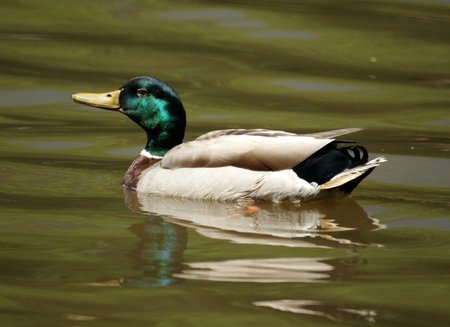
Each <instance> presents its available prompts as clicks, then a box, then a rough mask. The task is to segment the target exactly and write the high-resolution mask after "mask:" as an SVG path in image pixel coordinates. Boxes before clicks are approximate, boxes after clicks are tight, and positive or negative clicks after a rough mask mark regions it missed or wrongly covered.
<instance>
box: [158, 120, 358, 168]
mask: <svg viewBox="0 0 450 327" xmlns="http://www.w3.org/2000/svg"><path fill="white" fill-rule="evenodd" d="M357 130H359V129H345V130H336V131H329V132H324V133H315V134H310V135H297V134H293V133H288V132H283V131H273V130H264V129H250V130H245V129H231V130H219V131H213V132H209V133H207V134H204V135H202V136H200V137H198V138H197V139H195V140H193V141H191V142H187V143H183V144H180V145H178V146H176V147H174V148H173V149H172V150H170V151H169V152H167V154H166V155H165V156H164V158H163V159H162V163H161V164H162V167H163V168H168V169H176V168H187V167H189V168H193V167H225V166H235V167H240V168H246V169H251V170H257V171H278V170H284V169H291V168H293V167H294V166H296V165H298V164H299V163H301V162H302V161H304V160H305V159H307V158H308V157H309V156H311V155H312V154H313V153H315V152H317V151H318V150H320V149H321V148H323V147H324V146H326V145H327V144H329V143H331V142H333V141H334V139H333V138H328V137H326V136H329V135H330V136H335V135H337V136H339V135H344V134H348V133H352V132H355V131H357Z"/></svg>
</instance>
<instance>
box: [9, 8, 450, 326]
mask: <svg viewBox="0 0 450 327" xmlns="http://www.w3.org/2000/svg"><path fill="white" fill-rule="evenodd" d="M0 11H1V13H2V19H1V21H0V62H1V69H0V99H1V101H0V126H1V129H0V157H1V159H0V178H1V181H2V187H1V190H0V208H1V211H0V212H1V218H0V321H1V325H2V326H274V325H276V326H343V325H346V326H347V325H348V326H447V325H448V324H450V315H449V310H448V308H449V307H448V303H449V302H448V296H449V257H450V256H449V255H450V246H449V229H450V222H449V215H448V212H449V196H448V194H449V185H450V175H449V167H450V160H449V150H450V146H449V125H450V115H449V108H450V88H449V86H450V51H449V50H450V45H449V42H448V41H449V39H448V37H449V35H450V24H449V23H450V6H449V2H448V1H444V0H441V1H438V0H429V1H425V0H423V1H420V0H410V1H407V0H393V1H389V2H387V1H384V2H383V1H339V2H335V1H329V0H328V1H325V0H320V1H293V0H286V1H269V0H265V1H257V2H256V1H255V2H251V1H227V2H220V3H219V2H214V1H179V2H177V3H176V2H172V3H168V2H165V1H150V0H148V1H131V0H130V1H96V2H94V1H31V0H24V1H2V5H1V10H0ZM140 75H152V76H154V77H158V78H160V79H162V80H164V81H166V82H167V83H168V84H170V85H171V86H172V87H174V88H175V89H176V90H177V92H178V93H179V94H180V96H181V98H182V100H183V103H184V105H185V107H186V109H187V113H188V128H187V130H188V131H187V135H186V139H187V140H190V139H193V138H194V137H196V136H198V135H200V134H201V133H204V132H207V131H209V130H213V129H222V128H236V127H239V128H255V127H258V128H270V129H283V130H288V131H292V132H315V131H323V130H327V129H334V128H344V127H363V128H366V130H365V131H363V132H360V133H358V134H355V135H353V136H352V137H353V138H354V139H355V140H357V141H358V142H360V143H362V144H365V145H366V146H367V147H368V149H369V150H370V151H371V153H372V155H373V156H375V155H385V156H386V157H387V158H388V159H389V162H388V163H387V164H384V165H383V166H382V167H379V168H377V169H376V170H375V171H374V173H372V174H371V175H370V176H369V177H368V178H367V179H366V180H365V181H364V182H363V183H362V184H361V185H360V186H359V187H358V189H357V190H356V191H355V192H354V194H353V196H352V197H351V198H348V199H344V200H341V201H330V202H325V203H309V204H308V203H305V204H301V205H295V204H291V205H288V204H284V205H272V204H268V203H261V204H259V206H260V208H259V209H260V210H258V211H256V212H248V211H246V208H245V205H243V204H218V203H201V202H195V201H186V200H170V199H158V198H152V197H148V196H147V197H146V196H142V195H138V194H134V193H124V192H123V190H122V188H121V187H120V182H121V179H122V176H123V173H124V172H125V170H126V168H127V167H128V165H129V163H130V162H131V160H132V158H133V157H134V156H135V155H136V154H137V153H138V152H139V151H140V149H141V148H142V147H143V145H144V142H145V135H144V133H143V132H142V131H140V130H139V128H137V127H135V126H134V124H133V123H132V122H131V121H129V120H127V119H126V117H124V116H123V115H120V114H116V113H112V112H106V111H100V110H94V109H89V108H86V107H82V106H80V105H77V104H75V103H72V101H71V100H70V99H69V95H70V94H71V93H74V92H80V91H85V92H100V91H109V90H114V89H116V88H118V87H120V86H121V85H122V84H123V83H124V82H125V81H127V80H128V79H129V78H131V77H134V76H140Z"/></svg>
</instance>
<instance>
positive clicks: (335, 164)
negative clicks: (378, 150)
mask: <svg viewBox="0 0 450 327" xmlns="http://www.w3.org/2000/svg"><path fill="white" fill-rule="evenodd" d="M368 159H369V154H368V152H367V150H366V148H364V147H363V146H361V145H354V144H351V145H349V143H348V142H343V141H334V142H331V143H330V144H328V145H327V146H325V147H323V148H322V149H320V150H319V151H317V152H316V153H314V154H313V155H312V156H310V157H309V158H308V159H306V160H305V161H303V162H301V163H299V164H298V165H297V166H295V167H294V168H293V170H294V172H295V173H296V174H297V176H298V177H300V178H301V179H304V180H306V181H307V182H309V183H312V182H316V183H317V184H319V185H321V184H323V183H325V182H327V181H329V180H330V179H331V178H333V177H334V176H335V175H337V174H339V173H341V172H342V171H344V170H346V169H351V168H354V167H357V166H360V165H364V164H365V163H367V161H368ZM370 171H371V170H370ZM370 171H368V172H367V173H364V174H363V175H362V176H360V177H359V178H356V179H355V180H352V181H350V182H348V183H347V184H345V185H342V186H340V187H339V188H340V189H342V191H343V192H345V193H350V192H351V191H352V190H353V189H354V188H355V187H356V186H357V185H358V184H359V182H360V181H361V180H363V179H364V178H365V177H366V176H367V175H368V174H369V173H370Z"/></svg>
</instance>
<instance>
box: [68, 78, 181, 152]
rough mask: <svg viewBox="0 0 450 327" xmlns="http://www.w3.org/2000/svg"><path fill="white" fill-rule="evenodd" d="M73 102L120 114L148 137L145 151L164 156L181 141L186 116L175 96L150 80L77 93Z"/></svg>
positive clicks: (169, 90) (163, 86)
mask: <svg viewBox="0 0 450 327" xmlns="http://www.w3.org/2000/svg"><path fill="white" fill-rule="evenodd" d="M72 99H73V100H74V101H76V102H79V103H82V104H85V105H88V106H92V107H97V108H102V109H107V110H114V111H120V112H122V113H123V114H125V115H127V116H128V117H129V118H130V119H131V120H133V121H134V122H135V123H137V124H138V125H139V126H141V127H142V128H143V129H144V130H145V132H146V133H147V144H146V146H145V149H146V150H147V151H149V152H150V153H151V154H152V155H156V156H163V155H164V154H165V153H166V152H167V151H169V150H170V149H171V148H173V147H174V146H176V145H178V144H180V143H181V142H182V141H183V137H184V131H185V127H186V113H185V111H184V108H183V104H182V103H181V100H180V98H179V96H178V95H177V94H176V92H175V91H174V90H173V89H172V88H170V87H169V86H168V85H166V84H164V83H163V82H161V81H160V80H157V79H155V78H152V77H136V78H133V79H131V80H129V81H128V82H127V83H126V84H125V85H123V86H122V87H121V88H120V89H119V90H117V91H113V92H107V93H102V94H92V93H77V94H74V95H72Z"/></svg>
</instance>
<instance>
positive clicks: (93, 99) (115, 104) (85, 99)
mask: <svg viewBox="0 0 450 327" xmlns="http://www.w3.org/2000/svg"><path fill="white" fill-rule="evenodd" d="M120 92H121V90H116V91H112V92H107V93H75V94H72V96H71V98H72V100H73V101H75V102H78V103H81V104H84V105H87V106H91V107H96V108H100V109H107V110H114V111H119V109H120V103H119V95H120Z"/></svg>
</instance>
